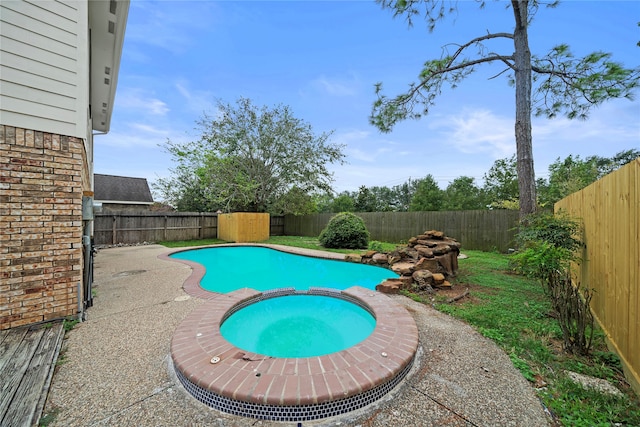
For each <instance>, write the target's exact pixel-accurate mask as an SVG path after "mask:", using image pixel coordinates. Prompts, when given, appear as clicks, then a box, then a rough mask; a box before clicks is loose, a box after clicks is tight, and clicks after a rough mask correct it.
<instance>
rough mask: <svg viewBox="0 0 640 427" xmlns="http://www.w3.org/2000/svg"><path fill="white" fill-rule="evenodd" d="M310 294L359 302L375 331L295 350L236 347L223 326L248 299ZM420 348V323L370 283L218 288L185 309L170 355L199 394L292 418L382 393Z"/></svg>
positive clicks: (315, 415)
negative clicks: (333, 346)
mask: <svg viewBox="0 0 640 427" xmlns="http://www.w3.org/2000/svg"><path fill="white" fill-rule="evenodd" d="M307 297H311V298H316V297H322V298H331V299H336V300H340V301H341V303H346V304H349V305H352V306H356V307H357V308H358V309H361V310H362V311H364V312H365V313H366V316H369V317H370V318H371V319H375V322H374V325H373V330H372V331H371V332H370V333H368V334H366V333H365V334H364V335H365V336H364V338H362V339H357V340H356V342H355V343H348V344H345V345H344V346H343V348H342V349H339V350H337V351H333V350H331V351H330V352H329V353H325V352H324V351H325V350H326V348H325V349H324V350H322V351H320V352H319V353H322V354H314V355H303V356H300V357H297V356H296V355H295V354H285V356H283V357H278V356H277V355H276V356H274V355H269V354H264V353H262V352H261V351H255V350H260V348H259V347H257V348H256V349H254V350H252V349H248V345H245V344H240V346H238V345H235V344H234V343H232V342H230V341H229V340H228V339H226V338H225V336H224V334H223V333H222V332H221V326H222V327H223V329H224V325H225V324H227V322H228V321H230V320H231V319H232V317H233V316H234V315H235V314H238V313H241V312H242V311H244V310H245V309H247V308H249V307H251V306H254V307H255V306H259V305H260V304H261V303H264V302H268V301H269V300H273V301H275V302H278V301H283V300H282V298H307ZM299 301H302V300H299ZM310 301H313V299H311V300H310ZM315 301H319V300H315ZM284 305H285V306H287V305H289V303H286V304H284ZM355 311H358V310H355ZM366 316H365V317H366ZM316 320H317V319H316ZM311 323H313V322H311ZM251 327H252V326H251V325H250V324H247V325H246V326H243V327H242V328H244V329H243V330H245V331H246V330H247V329H249V328H251ZM323 327H324V326H323ZM338 327H339V328H342V327H343V326H338ZM241 347H246V348H244V349H243V348H241ZM287 347H290V346H287ZM417 347H418V330H417V327H416V324H415V322H414V320H413V318H412V317H411V316H410V315H409V313H408V312H407V311H406V310H405V309H404V308H403V307H402V306H400V305H399V304H397V303H395V302H394V301H393V300H392V299H390V298H389V297H387V296H386V295H384V294H381V293H378V292H374V291H371V290H369V289H365V288H360V287H352V288H349V289H347V290H344V291H338V290H333V289H322V288H311V289H309V290H307V291H296V290H295V289H278V290H273V291H265V292H263V293H261V292H258V291H255V290H252V289H241V290H238V291H235V292H232V293H229V294H225V295H218V296H216V297H214V298H213V299H211V300H210V301H208V302H207V303H205V304H203V305H202V306H200V307H199V308H198V309H196V310H195V311H194V312H193V313H192V314H191V315H189V316H188V317H187V318H186V319H185V320H184V321H183V322H182V323H181V324H180V326H179V327H178V328H177V329H176V332H175V334H174V336H173V339H172V342H171V356H172V359H173V363H174V367H175V371H176V375H177V377H178V379H179V380H180V382H181V383H182V384H183V385H184V387H185V388H186V389H187V391H189V393H191V394H192V395H193V396H194V397H195V398H196V399H198V400H199V401H201V402H203V403H205V404H207V405H209V406H210V407H212V408H215V409H218V410H220V411H224V412H227V413H231V414H234V415H241V416H246V417H252V418H258V419H266V420H273V421H290V422H291V421H306V420H315V419H320V418H325V417H330V416H336V415H340V414H343V413H346V412H349V411H352V410H355V409H359V408H362V407H364V406H366V405H368V404H370V403H373V402H374V401H376V400H378V399H380V398H381V397H383V396H384V395H385V394H386V393H388V392H389V391H390V390H391V389H392V388H394V387H395V386H396V385H397V384H398V383H399V382H400V381H401V380H402V379H403V378H404V376H405V375H406V374H407V372H408V371H409V370H410V369H411V366H412V363H413V359H414V356H415V354H416V350H417ZM269 352H270V351H266V352H265V353H269ZM273 354H275V353H273Z"/></svg>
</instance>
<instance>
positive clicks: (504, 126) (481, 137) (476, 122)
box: [429, 109, 515, 159]
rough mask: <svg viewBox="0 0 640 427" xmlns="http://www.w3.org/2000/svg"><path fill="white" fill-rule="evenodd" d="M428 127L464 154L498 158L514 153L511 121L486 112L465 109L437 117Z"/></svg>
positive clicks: (483, 110)
mask: <svg viewBox="0 0 640 427" xmlns="http://www.w3.org/2000/svg"><path fill="white" fill-rule="evenodd" d="M429 128H430V129H432V130H436V131H438V132H439V133H440V136H439V138H440V139H441V141H442V142H443V143H445V144H447V145H451V146H453V147H454V148H455V149H457V150H458V151H460V152H462V153H465V154H473V153H488V154H490V155H491V156H492V157H494V158H496V159H499V158H505V157H509V156H511V155H512V154H513V153H514V152H515V141H514V139H515V137H514V130H513V119H512V118H507V117H504V116H499V115H496V114H495V113H493V112H491V111H489V110H485V109H478V110H471V109H464V110H463V111H461V112H460V113H459V114H451V115H447V116H440V117H437V118H436V119H435V120H432V121H431V122H430V124H429Z"/></svg>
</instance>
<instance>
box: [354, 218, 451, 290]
mask: <svg viewBox="0 0 640 427" xmlns="http://www.w3.org/2000/svg"><path fill="white" fill-rule="evenodd" d="M460 246H461V245H460V242H458V241H457V240H456V239H453V238H451V237H447V236H445V235H444V233H443V232H442V231H436V230H429V231H425V232H424V233H423V234H420V235H418V236H415V237H412V238H411V239H409V242H408V243H407V245H406V246H401V247H398V249H396V250H395V251H393V252H391V253H389V254H386V253H380V252H376V251H369V252H367V253H366V254H365V255H364V256H363V257H362V260H361V261H362V262H363V263H365V264H371V265H378V266H381V267H387V268H390V269H391V270H393V271H394V272H396V273H398V274H399V275H400V277H399V278H397V279H387V280H385V281H384V282H382V283H380V284H379V285H377V286H376V290H377V291H380V292H383V293H397V292H399V291H400V290H408V291H426V292H433V291H434V290H435V289H438V288H450V287H451V283H449V281H448V280H447V279H448V278H449V277H454V276H455V275H456V273H457V272H458V255H459V254H460Z"/></svg>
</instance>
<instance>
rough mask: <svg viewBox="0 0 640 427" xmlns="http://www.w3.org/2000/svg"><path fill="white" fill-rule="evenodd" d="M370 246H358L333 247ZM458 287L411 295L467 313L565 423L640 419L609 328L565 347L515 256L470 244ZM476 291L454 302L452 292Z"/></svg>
mask: <svg viewBox="0 0 640 427" xmlns="http://www.w3.org/2000/svg"><path fill="white" fill-rule="evenodd" d="M219 243H224V242H222V241H220V240H195V241H187V242H161V244H164V245H165V246H168V247H184V246H199V245H209V244H219ZM265 243H272V244H278V245H287V246H297V247H302V248H307V249H318V250H326V249H324V248H323V247H322V246H320V244H319V243H318V239H317V238H312V237H297V236H274V237H271V238H270V239H269V240H268V241H266V242H265ZM372 247H375V249H377V250H383V251H387V252H388V251H391V250H393V249H395V247H396V245H395V244H391V243H381V242H372ZM331 251H332V252H342V253H354V252H357V253H363V252H364V251H354V250H331ZM464 253H465V254H466V255H468V256H469V258H468V259H462V260H460V262H459V264H460V265H459V272H458V276H457V277H456V278H455V280H454V281H453V285H454V287H453V290H452V291H449V292H448V293H447V295H443V294H438V293H436V294H435V296H431V295H427V294H422V295H421V294H415V293H409V292H407V293H406V295H407V296H408V297H411V298H413V299H415V300H416V301H420V302H423V303H425V304H429V305H432V306H434V307H435V308H436V309H438V310H440V311H442V312H445V313H447V314H450V315H451V316H454V317H456V318H459V319H462V320H464V321H466V322H467V323H469V324H471V325H472V326H474V327H475V328H476V329H477V330H478V331H479V332H480V333H481V334H482V335H484V336H485V337H487V338H490V339H492V340H493V341H495V343H496V344H497V345H498V346H500V347H501V348H502V349H503V350H504V351H505V352H506V353H507V354H508V355H509V357H510V358H511V361H512V362H513V364H514V366H515V367H516V368H518V369H519V370H520V372H522V375H523V376H524V377H525V378H526V379H527V380H529V381H530V383H531V386H532V387H535V389H536V392H537V393H538V396H539V397H540V399H541V400H542V401H543V402H544V404H545V405H546V406H547V408H548V409H549V410H550V411H551V413H552V414H553V416H554V418H555V421H556V425H561V426H585V427H586V426H589V427H591V426H614V425H620V426H640V399H639V398H638V396H636V395H635V394H634V392H633V391H632V390H631V388H630V387H629V385H628V384H627V383H626V381H625V379H624V375H623V374H622V368H621V366H620V360H619V359H618V357H617V355H616V354H615V353H611V352H609V351H608V349H607V347H606V344H605V342H604V335H603V334H602V332H601V331H599V330H598V331H597V332H596V335H595V338H594V343H593V347H592V352H591V355H590V356H588V357H585V356H575V355H571V354H567V353H565V352H564V351H563V350H562V334H561V332H560V328H559V327H558V325H557V323H556V320H555V319H554V318H553V317H552V316H551V305H550V302H549V300H548V299H547V297H546V296H545V295H544V293H543V291H542V286H541V285H539V284H538V283H537V282H535V281H533V280H530V279H527V278H524V277H522V276H518V275H515V274H513V273H511V272H510V271H509V269H508V256H507V255H503V254H498V253H488V252H480V251H464ZM467 288H468V289H469V294H468V295H467V296H466V297H464V298H462V299H460V300H459V301H456V302H455V303H447V302H446V301H447V298H449V297H450V296H451V294H452V293H454V294H455V293H456V292H457V293H462V292H463V291H464V290H465V289H467ZM566 371H573V372H577V373H580V374H584V375H590V376H593V377H597V378H603V379H606V380H607V381H609V382H610V383H612V384H613V385H615V386H616V387H617V388H618V389H620V390H621V391H622V392H623V393H624V396H622V397H616V396H612V395H608V394H604V393H601V392H598V391H595V390H593V389H585V388H583V387H582V386H580V385H578V384H576V383H574V382H573V381H571V380H570V379H569V377H568V376H567V374H566Z"/></svg>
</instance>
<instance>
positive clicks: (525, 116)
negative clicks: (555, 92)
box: [511, 0, 536, 219]
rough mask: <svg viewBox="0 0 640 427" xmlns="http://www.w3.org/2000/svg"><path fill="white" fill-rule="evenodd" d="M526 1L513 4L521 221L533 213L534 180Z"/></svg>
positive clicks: (534, 206) (534, 202) (515, 1)
mask: <svg viewBox="0 0 640 427" xmlns="http://www.w3.org/2000/svg"><path fill="white" fill-rule="evenodd" d="M528 3H529V2H528V0H512V1H511V4H512V6H513V13H514V15H515V20H516V25H515V31H514V33H513V43H514V47H515V53H514V59H515V69H516V70H515V80H516V124H515V133H516V156H517V161H518V163H517V167H518V189H519V191H520V219H523V218H524V217H525V216H526V215H528V214H530V213H533V212H535V211H536V185H535V183H536V178H535V171H534V169H533V148H532V138H531V51H530V50H529V38H528V35H527V27H528V24H529V23H528V9H527V7H528Z"/></svg>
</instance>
